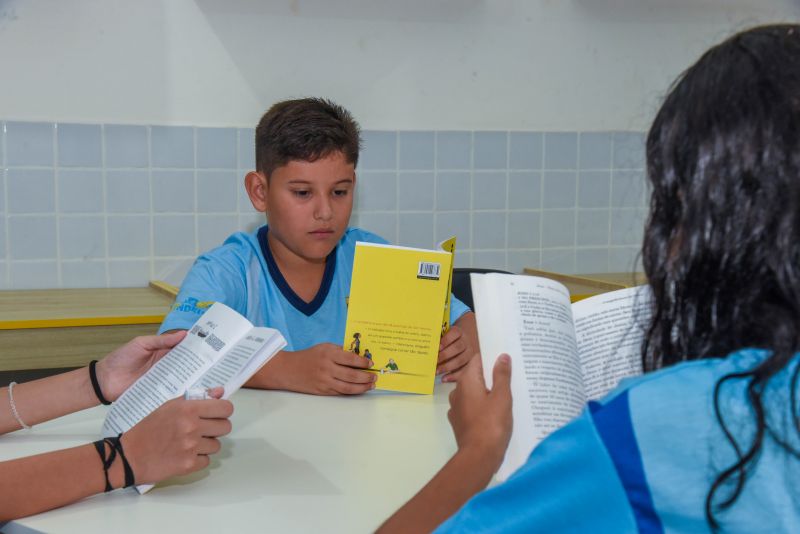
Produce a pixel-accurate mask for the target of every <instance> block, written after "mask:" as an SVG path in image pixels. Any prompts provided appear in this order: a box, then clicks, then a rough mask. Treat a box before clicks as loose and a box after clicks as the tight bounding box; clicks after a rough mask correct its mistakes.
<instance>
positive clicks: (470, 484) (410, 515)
mask: <svg viewBox="0 0 800 534" xmlns="http://www.w3.org/2000/svg"><path fill="white" fill-rule="evenodd" d="M501 460H502V451H499V452H498V451H488V450H480V449H478V448H473V449H461V450H459V451H458V452H457V453H456V454H455V455H454V456H453V457H452V458H451V459H450V461H449V462H447V463H446V464H445V466H444V467H443V468H442V469H441V470H440V471H439V472H438V473H437V474H436V476H434V477H433V479H431V481H430V482H428V484H427V485H425V487H424V488H422V489H421V490H420V491H419V493H417V494H416V495H415V496H414V497H413V498H412V499H411V500H410V501H408V502H407V503H406V504H405V505H404V506H403V507H402V508H400V510H398V511H397V512H395V514H394V515H393V516H392V517H390V518H389V519H388V520H387V521H386V522H385V523H384V524H383V525H381V527H380V528H379V529H378V532H380V533H382V534H389V533H396V532H430V531H432V530H434V529H435V528H436V527H437V526H439V525H440V524H442V523H443V522H444V521H445V520H446V519H447V518H448V517H450V516H452V515H453V514H454V513H456V512H457V511H458V509H459V508H461V507H462V506H463V505H464V503H465V502H467V501H468V500H469V499H470V498H471V497H472V496H473V495H475V494H476V493H478V492H479V491H481V490H483V489H484V488H485V487H486V486H487V485H488V484H489V482H490V481H491V479H492V475H494V473H495V471H496V470H497V468H498V466H499V465H500V461H501Z"/></svg>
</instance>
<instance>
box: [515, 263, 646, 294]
mask: <svg viewBox="0 0 800 534" xmlns="http://www.w3.org/2000/svg"><path fill="white" fill-rule="evenodd" d="M524 273H525V274H530V275H533V276H542V277H544V278H550V279H551V280H556V281H558V282H561V283H562V284H564V285H565V286H567V289H569V294H570V298H571V300H572V302H577V301H579V300H583V299H585V298H588V297H591V296H594V295H599V294H600V293H606V292H608V291H615V290H617V289H625V288H626V287H633V286H638V285H642V284H646V283H647V278H646V277H645V275H644V273H589V274H561V273H554V272H551V271H542V270H541V269H531V268H529V267H526V268H525V270H524Z"/></svg>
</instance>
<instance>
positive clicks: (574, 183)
mask: <svg viewBox="0 0 800 534" xmlns="http://www.w3.org/2000/svg"><path fill="white" fill-rule="evenodd" d="M364 141H365V143H364V144H365V146H364V151H363V152H362V155H361V160H360V162H359V167H358V171H359V173H358V177H359V182H358V186H357V188H356V190H357V197H356V207H355V210H354V214H353V220H352V224H353V225H357V226H361V227H363V228H366V229H368V230H372V231H374V232H377V233H379V234H381V235H383V236H384V237H386V238H387V239H389V240H391V241H392V242H395V243H398V244H403V245H409V246H422V247H431V246H433V244H434V243H435V242H437V241H439V240H441V239H444V238H446V237H448V236H450V235H452V234H456V235H457V236H458V249H459V250H458V252H457V259H456V263H457V265H460V266H470V265H471V266H479V267H496V268H504V269H508V270H511V271H519V270H520V269H521V268H522V267H525V266H533V267H542V268H544V269H549V270H556V271H562V272H603V271H620V270H630V269H631V268H632V267H633V265H634V261H635V259H636V255H637V252H638V248H639V247H638V245H639V242H640V239H641V229H642V225H643V222H644V218H645V214H646V209H645V184H644V173H643V171H642V167H643V136H642V134H641V133H637V132H603V133H583V132H581V133H579V132H567V133H543V132H468V131H453V132H430V131H425V132H406V131H402V132H395V131H366V132H364ZM253 159H254V156H253V131H252V130H250V129H235V128H193V127H165V126H131V125H88V124H52V123H23V122H4V123H2V128H1V129H0V170H2V173H0V288H50V287H106V286H110V287H120V286H137V285H144V284H146V282H147V281H148V280H150V279H154V278H156V279H167V280H169V281H172V282H173V283H179V282H180V280H181V278H182V276H183V274H184V273H185V271H186V269H188V267H189V266H190V265H191V262H192V260H193V259H194V257H195V256H196V255H197V254H198V253H199V252H201V251H203V250H207V249H209V248H211V247H213V246H215V245H217V244H219V243H221V242H222V241H223V240H224V238H225V237H226V236H227V235H228V234H230V233H231V232H234V231H236V230H238V229H247V230H250V229H253V228H255V227H256V226H257V225H259V224H261V222H262V217H263V216H261V215H260V214H258V213H255V212H254V211H253V208H252V206H251V205H250V202H249V200H248V199H247V196H246V194H245V193H244V189H243V187H242V185H241V184H242V178H243V176H244V173H245V172H246V171H248V170H250V169H251V168H252V166H253V164H252V162H253Z"/></svg>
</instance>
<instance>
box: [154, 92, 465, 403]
mask: <svg viewBox="0 0 800 534" xmlns="http://www.w3.org/2000/svg"><path fill="white" fill-rule="evenodd" d="M360 142H361V141H360V133H359V127H358V124H357V123H356V122H355V120H353V118H352V116H351V115H350V113H349V112H347V110H345V109H344V108H342V107H341V106H338V105H336V104H334V103H332V102H330V101H328V100H323V99H319V98H304V99H300V100H288V101H284V102H279V103H277V104H275V105H274V106H272V107H271V108H270V109H269V111H267V113H266V114H265V115H264V116H263V117H262V118H261V121H260V122H259V124H258V127H257V128H256V170H255V171H253V172H250V173H248V174H247V176H246V177H245V187H246V189H247V193H248V195H249V196H250V201H251V202H252V204H253V206H254V207H255V209H256V210H258V211H260V212H263V213H265V214H266V215H267V219H268V225H266V226H263V227H261V228H259V229H258V230H257V231H256V232H254V233H252V234H245V233H236V234H233V235H232V236H230V237H229V238H228V239H227V240H226V241H225V243H224V244H223V245H222V246H221V247H218V248H216V249H214V250H212V251H210V252H208V253H206V254H203V255H202V256H200V257H199V258H198V259H197V261H196V262H195V264H194V266H193V267H192V269H191V270H190V271H189V273H188V274H187V275H186V278H185V280H184V281H183V284H182V286H181V290H180V293H179V294H178V298H177V300H176V304H175V306H174V307H173V309H172V311H171V312H170V313H169V315H167V317H166V318H165V319H164V322H163V323H162V325H161V330H160V331H161V332H164V331H168V330H176V329H186V328H188V327H189V326H190V325H192V324H193V323H194V322H195V321H196V320H197V317H198V315H200V314H202V313H203V311H204V310H205V309H206V308H207V307H208V306H209V305H210V304H211V303H212V302H215V301H218V302H222V303H224V304H226V305H228V306H229V307H231V308H233V309H235V310H236V311H238V312H239V313H241V314H242V315H244V316H245V317H247V319H249V320H250V321H251V322H252V323H254V324H255V325H257V326H268V327H272V328H275V329H277V330H279V331H280V332H281V333H282V334H283V335H284V337H285V338H286V341H287V347H286V350H284V351H282V352H280V353H278V354H277V355H276V356H275V357H274V358H272V360H270V362H269V363H267V364H266V365H265V366H264V367H262V369H261V370H260V371H259V372H258V373H256V375H254V377H253V378H252V379H251V380H250V382H248V383H247V384H246V385H247V386H249V387H256V388H265V389H287V390H291V391H299V392H304V393H314V394H320V395H337V394H358V393H363V392H365V391H368V390H370V389H372V388H373V387H374V382H375V380H376V378H377V375H376V374H375V373H370V372H367V371H365V370H364V369H368V368H369V367H371V366H372V361H371V360H369V359H368V358H364V357H362V356H360V355H359V354H358V353H353V352H349V351H345V350H344V349H343V348H342V341H343V336H344V328H345V321H346V318H347V302H346V301H347V297H348V295H349V292H350V278H351V275H352V269H353V255H354V252H355V243H356V241H367V242H373V243H386V240H384V239H383V238H381V237H379V236H377V235H375V234H372V233H370V232H366V231H364V230H360V229H356V228H348V223H349V220H350V212H351V211H352V209H353V194H354V191H355V186H356V174H355V168H356V164H357V163H358V154H359V145H360ZM387 283H391V281H387ZM450 320H451V324H452V325H453V327H452V328H451V329H450V330H449V331H448V332H447V333H446V334H445V335H444V336H443V337H442V340H441V344H440V349H439V358H438V366H437V373H440V374H443V375H444V378H443V379H444V380H445V381H450V380H455V379H456V378H457V377H458V375H459V373H460V372H461V371H462V369H463V367H464V366H465V364H466V363H467V362H468V361H469V359H470V358H471V357H472V356H473V355H474V354H475V353H476V352H477V332H476V327H475V319H474V316H473V314H472V312H470V311H469V309H468V308H467V307H466V306H465V305H464V304H463V303H461V302H460V301H458V300H457V299H455V298H454V299H453V300H452V305H451V310H450ZM355 347H358V343H356V345H355Z"/></svg>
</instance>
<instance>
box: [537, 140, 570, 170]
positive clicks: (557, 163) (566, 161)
mask: <svg viewBox="0 0 800 534" xmlns="http://www.w3.org/2000/svg"><path fill="white" fill-rule="evenodd" d="M544 168H545V169H548V170H573V169H577V168H578V134H577V133H572V132H569V133H567V132H547V133H545V134H544Z"/></svg>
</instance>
